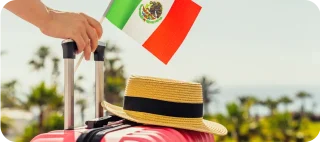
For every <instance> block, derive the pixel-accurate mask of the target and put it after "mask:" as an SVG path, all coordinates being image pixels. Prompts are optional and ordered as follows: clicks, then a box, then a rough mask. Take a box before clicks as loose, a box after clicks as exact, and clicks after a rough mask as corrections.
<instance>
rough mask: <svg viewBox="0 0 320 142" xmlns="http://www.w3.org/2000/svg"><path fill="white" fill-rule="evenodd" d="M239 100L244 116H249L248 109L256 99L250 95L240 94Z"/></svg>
mask: <svg viewBox="0 0 320 142" xmlns="http://www.w3.org/2000/svg"><path fill="white" fill-rule="evenodd" d="M239 101H240V106H241V108H242V109H243V111H244V113H245V117H246V118H249V117H250V109H251V107H252V106H253V105H255V104H256V103H257V102H258V100H257V99H256V98H255V97H253V96H252V95H247V96H240V97H239Z"/></svg>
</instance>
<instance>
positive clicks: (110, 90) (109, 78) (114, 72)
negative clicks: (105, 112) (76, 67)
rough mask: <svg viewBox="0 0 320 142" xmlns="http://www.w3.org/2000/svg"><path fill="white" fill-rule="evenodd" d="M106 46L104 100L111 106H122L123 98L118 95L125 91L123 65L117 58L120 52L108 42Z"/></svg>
mask: <svg viewBox="0 0 320 142" xmlns="http://www.w3.org/2000/svg"><path fill="white" fill-rule="evenodd" d="M106 45H107V46H106V49H105V54H106V57H107V58H105V61H104V66H105V70H104V76H105V77H106V78H105V86H104V98H105V100H106V101H108V102H109V103H111V104H116V105H122V99H123V98H122V97H121V96H120V93H121V91H123V90H124V89H125V85H126V78H125V76H124V65H123V64H122V61H121V59H120V58H119V56H118V53H120V52H121V50H120V48H119V47H118V46H116V45H111V44H110V43H109V42H107V44H106Z"/></svg>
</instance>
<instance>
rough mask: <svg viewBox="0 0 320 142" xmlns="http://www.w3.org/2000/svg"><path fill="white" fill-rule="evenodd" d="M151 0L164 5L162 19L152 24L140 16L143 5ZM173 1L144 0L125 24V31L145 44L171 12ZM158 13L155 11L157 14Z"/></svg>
mask: <svg viewBox="0 0 320 142" xmlns="http://www.w3.org/2000/svg"><path fill="white" fill-rule="evenodd" d="M150 1H154V2H160V3H161V5H162V14H161V20H160V21H158V22H155V23H152V24H150V23H146V22H145V21H143V19H142V18H141V17H140V14H141V13H139V12H140V8H141V6H142V5H143V6H146V4H148V3H150ZM173 2H174V0H142V1H141V3H140V4H139V5H138V6H137V8H136V9H135V11H134V12H133V13H132V15H131V17H130V19H129V20H128V22H127V23H126V25H125V26H124V28H123V31H124V32H125V33H126V34H128V36H130V37H132V38H133V39H134V40H136V41H137V42H138V43H140V44H143V43H144V42H145V41H146V40H147V39H148V38H149V37H150V36H151V34H152V33H153V32H154V31H155V30H156V29H157V28H158V26H159V25H160V24H161V23H162V21H163V20H164V18H165V16H167V14H168V13H169V10H170V8H171V7H172V5H173ZM141 10H142V9H141ZM156 14H157V13H156V12H155V15H156Z"/></svg>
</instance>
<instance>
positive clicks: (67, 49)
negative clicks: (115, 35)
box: [62, 39, 106, 129]
mask: <svg viewBox="0 0 320 142" xmlns="http://www.w3.org/2000/svg"><path fill="white" fill-rule="evenodd" d="M105 48H106V44H105V43H103V42H100V41H99V44H98V47H97V49H96V50H95V52H94V61H95V117H96V118H99V117H103V108H102V106H101V105H100V103H101V101H102V100H103V94H104V73H103V66H104V51H105ZM62 49H63V59H64V129H74V59H75V57H76V51H77V44H76V42H75V41H73V40H70V39H67V40H64V41H62Z"/></svg>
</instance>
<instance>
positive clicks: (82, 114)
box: [81, 109, 84, 124]
mask: <svg viewBox="0 0 320 142" xmlns="http://www.w3.org/2000/svg"><path fill="white" fill-rule="evenodd" d="M81 121H82V124H84V110H83V109H81Z"/></svg>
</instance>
